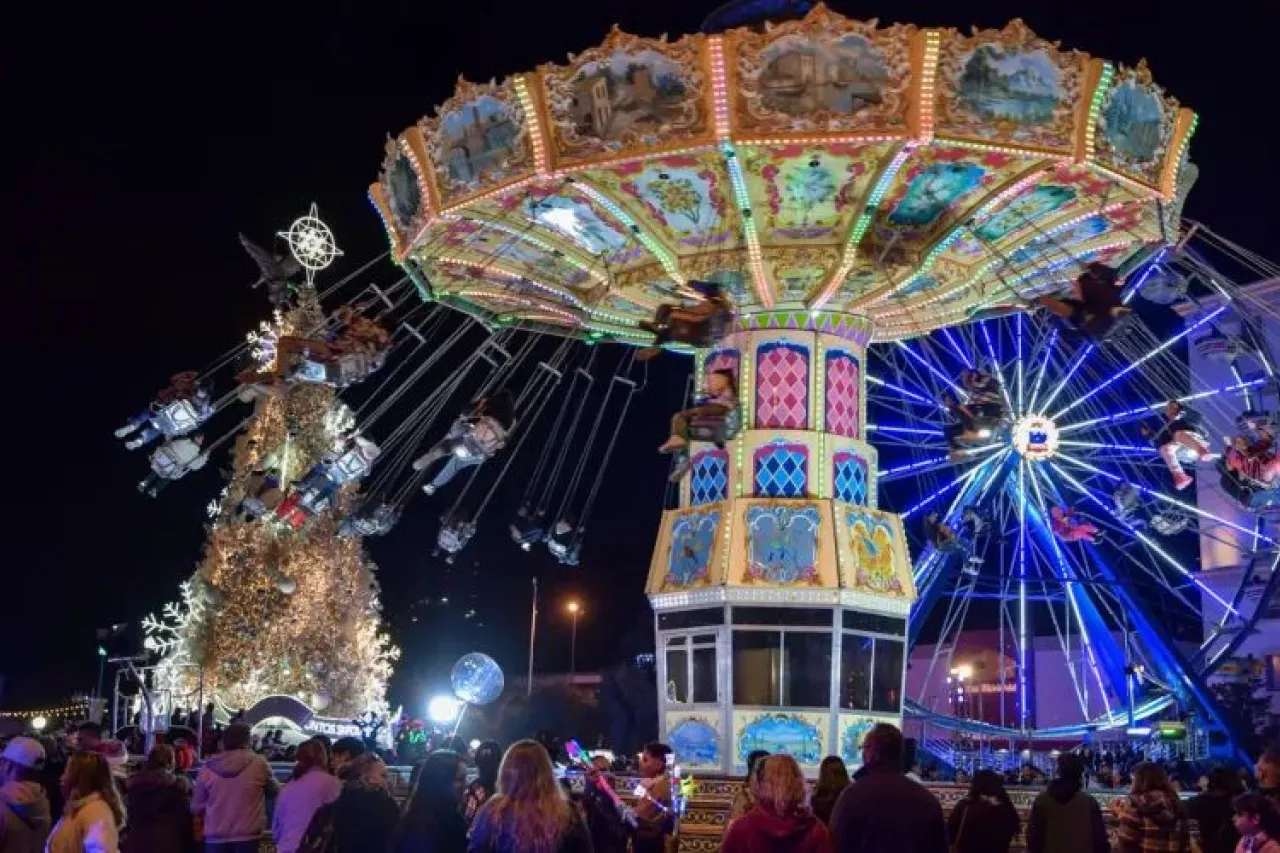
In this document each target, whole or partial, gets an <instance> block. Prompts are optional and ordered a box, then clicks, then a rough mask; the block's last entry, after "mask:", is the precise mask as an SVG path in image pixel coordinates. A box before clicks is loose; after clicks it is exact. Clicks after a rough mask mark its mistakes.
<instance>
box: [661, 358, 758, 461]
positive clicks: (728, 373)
mask: <svg viewBox="0 0 1280 853" xmlns="http://www.w3.org/2000/svg"><path fill="white" fill-rule="evenodd" d="M737 387H738V381H737V378H736V377H735V376H734V375H733V371H732V370H713V371H711V373H709V374H707V391H706V394H705V395H704V396H702V397H701V398H699V399H698V402H697V405H696V406H694V407H693V408H692V409H685V410H684V411H682V412H676V413H675V414H674V415H672V417H671V435H670V437H668V438H667V440H666V441H664V442H663V443H662V445H661V446H659V447H658V452H659V453H675V452H676V451H680V450H684V449H685V448H686V447H688V446H689V438H690V436H689V428H690V425H691V424H692V422H693V421H694V420H697V419H703V418H721V419H723V418H725V417H727V416H728V415H729V413H730V412H732V411H733V410H734V409H736V408H737V407H738V391H737Z"/></svg>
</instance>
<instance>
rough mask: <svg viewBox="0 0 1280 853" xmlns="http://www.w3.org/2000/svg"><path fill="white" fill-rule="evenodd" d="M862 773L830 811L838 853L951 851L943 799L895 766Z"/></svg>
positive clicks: (832, 834) (872, 769)
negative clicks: (943, 810) (944, 820)
mask: <svg viewBox="0 0 1280 853" xmlns="http://www.w3.org/2000/svg"><path fill="white" fill-rule="evenodd" d="M863 769H864V770H865V771H866V772H861V771H860V772H859V774H858V776H857V777H856V779H855V781H854V782H853V784H851V785H849V787H847V788H845V789H844V793H842V794H841V795H840V799H838V800H836V805H835V808H833V809H832V810H831V837H832V841H833V842H834V846H835V849H836V853H947V833H946V827H945V826H944V824H943V820H942V804H941V803H939V802H938V798H937V797H935V796H934V795H933V794H931V793H929V792H928V791H927V790H925V787H924V786H923V785H920V784H919V783H917V782H913V781H912V780H910V779H908V778H907V777H906V776H905V775H903V773H902V772H901V771H900V770H898V769H896V768H891V767H870V768H863Z"/></svg>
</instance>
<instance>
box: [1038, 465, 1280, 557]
mask: <svg viewBox="0 0 1280 853" xmlns="http://www.w3.org/2000/svg"><path fill="white" fill-rule="evenodd" d="M1056 458H1058V459H1061V460H1062V461H1064V462H1067V463H1069V464H1071V465H1075V466H1078V467H1080V468H1084V469H1085V470H1087V471H1092V472H1094V473H1095V474H1099V475H1101V476H1103V477H1106V478H1107V479H1108V480H1111V481H1112V482H1115V483H1124V482H1129V481H1127V480H1125V478H1124V477H1121V476H1119V475H1117V474H1112V473H1110V472H1108V471H1104V470H1102V469H1101V468H1099V467H1098V466H1096V465H1093V464H1091V463H1089V462H1085V461H1084V460H1083V459H1078V458H1076V457H1075V456H1071V455H1068V454H1066V453H1059V454H1058V455H1057V457H1056ZM1054 467H1055V470H1057V471H1058V472H1059V473H1063V472H1062V470H1061V469H1060V468H1057V466H1054ZM1131 485H1132V486H1133V487H1134V488H1135V489H1137V490H1138V491H1140V492H1142V493H1143V494H1147V495H1150V496H1151V497H1153V498H1155V499H1156V500H1158V501H1161V502H1162V503H1166V504H1169V505H1170V506H1175V507H1177V508H1178V509H1180V510H1183V511H1184V512H1189V513H1192V514H1194V515H1197V516H1199V517H1200V518H1207V519H1210V520H1211V521H1216V522H1218V523H1219V524H1221V525H1224V526H1226V527H1230V528H1231V529H1232V530H1235V531H1237V532H1239V533H1243V534H1245V535H1246V536H1251V537H1253V541H1254V542H1255V543H1257V542H1259V541H1262V542H1266V543H1267V544H1268V545H1280V542H1277V541H1276V540H1275V539H1272V538H1271V537H1270V536H1264V535H1263V534H1262V533H1261V532H1259V531H1257V530H1250V529H1249V528H1247V527H1244V526H1242V525H1239V524H1236V523H1235V522H1234V521H1229V520H1227V519H1225V518H1223V517H1222V516H1219V515H1214V514H1213V513H1211V512H1205V511H1204V510H1202V509H1200V507H1198V506H1194V505H1192V504H1189V503H1187V502H1185V501H1180V500H1178V499H1177V498H1171V497H1169V496H1168V495H1166V494H1164V493H1163V492H1160V491H1158V490H1156V489H1151V488H1148V487H1146V486H1144V485H1142V484H1141V483H1131Z"/></svg>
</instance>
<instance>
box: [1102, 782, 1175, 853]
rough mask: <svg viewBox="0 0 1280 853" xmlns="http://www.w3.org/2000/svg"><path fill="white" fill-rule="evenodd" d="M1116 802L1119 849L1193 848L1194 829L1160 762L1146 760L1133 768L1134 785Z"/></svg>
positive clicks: (1136, 852)
mask: <svg viewBox="0 0 1280 853" xmlns="http://www.w3.org/2000/svg"><path fill="white" fill-rule="evenodd" d="M1116 805H1117V809H1116V811H1117V814H1118V817H1119V828H1118V829H1117V830H1116V849H1117V850H1118V851H1120V853H1141V851H1143V850H1161V851H1166V853H1183V851H1187V850H1190V849H1191V833H1190V831H1189V829H1188V828H1187V820H1186V812H1185V811H1184V810H1183V808H1182V801H1181V800H1179V799H1178V792H1177V791H1175V790H1174V788H1173V786H1172V785H1170V784H1169V776H1168V775H1167V774H1166V773H1165V772H1164V768H1163V767H1161V766H1160V765H1159V764H1154V763H1152V762H1150V761H1144V762H1143V763H1142V764H1139V765H1138V766H1137V767H1135V768H1134V770H1133V789H1132V790H1131V791H1130V792H1129V798H1128V799H1127V800H1121V801H1120V802H1119V803H1117V804H1116Z"/></svg>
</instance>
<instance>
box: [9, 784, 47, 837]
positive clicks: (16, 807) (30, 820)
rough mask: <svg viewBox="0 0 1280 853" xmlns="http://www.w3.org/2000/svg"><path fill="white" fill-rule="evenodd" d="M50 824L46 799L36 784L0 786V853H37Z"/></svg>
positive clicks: (42, 790)
mask: <svg viewBox="0 0 1280 853" xmlns="http://www.w3.org/2000/svg"><path fill="white" fill-rule="evenodd" d="M52 825H53V821H52V819H51V818H50V816H49V798H48V797H47V796H45V793H44V786H43V785H41V784H40V783H39V782H18V781H13V782H6V783H4V786H3V787H0V853H40V851H41V850H43V849H44V840H45V839H46V838H48V837H49V828H50V827H51V826H52Z"/></svg>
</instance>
